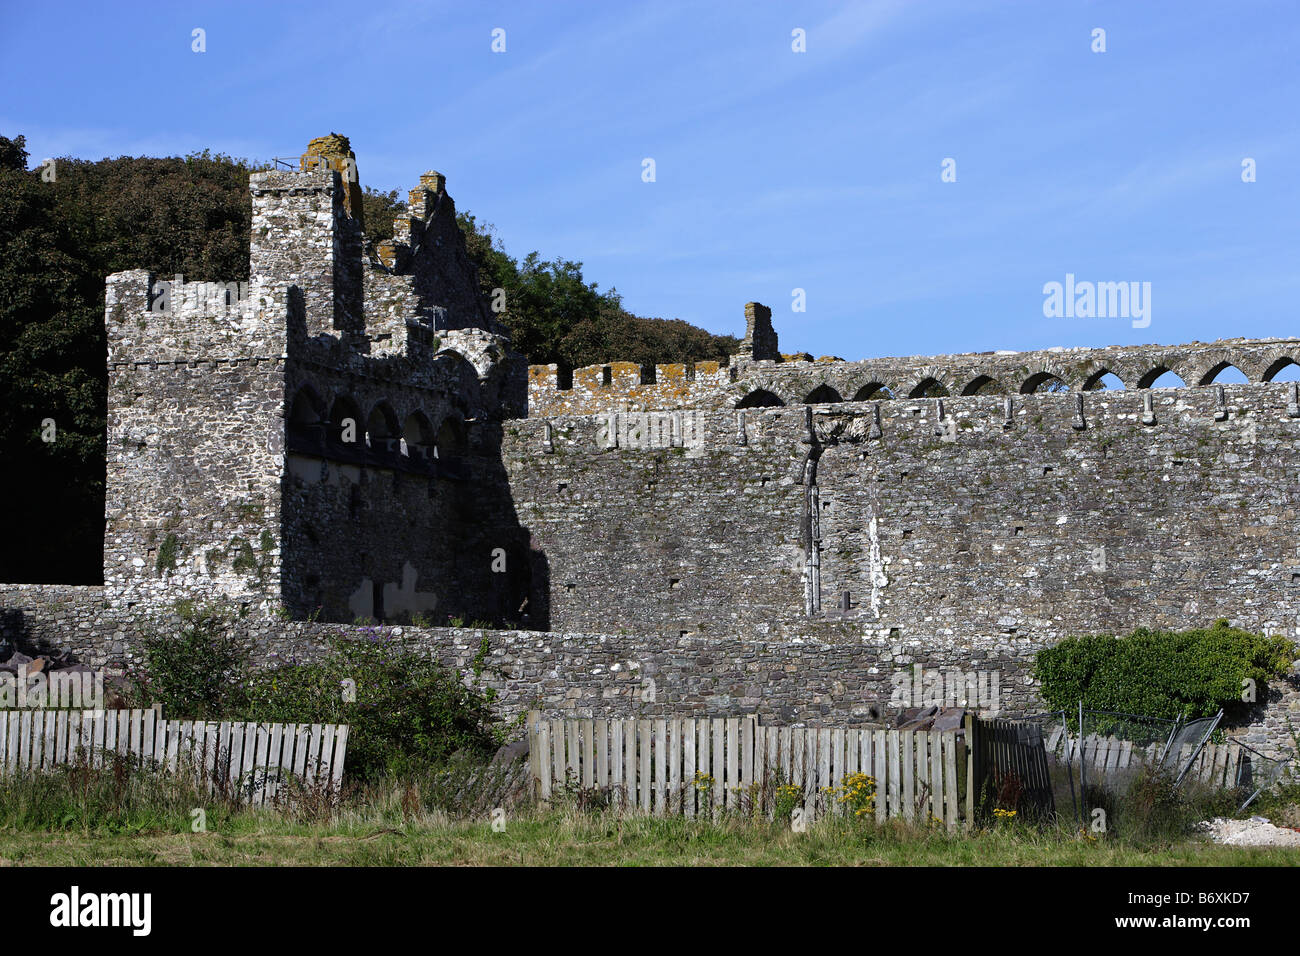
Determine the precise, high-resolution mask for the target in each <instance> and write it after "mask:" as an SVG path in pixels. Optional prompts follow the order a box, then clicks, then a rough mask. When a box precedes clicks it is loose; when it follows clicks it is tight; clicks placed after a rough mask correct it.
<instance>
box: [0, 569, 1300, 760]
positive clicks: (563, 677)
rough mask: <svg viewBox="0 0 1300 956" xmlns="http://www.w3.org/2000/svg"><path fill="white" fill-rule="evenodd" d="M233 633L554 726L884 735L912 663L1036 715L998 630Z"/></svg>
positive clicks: (35, 622)
mask: <svg viewBox="0 0 1300 956" xmlns="http://www.w3.org/2000/svg"><path fill="white" fill-rule="evenodd" d="M0 608H4V609H5V610H4V611H0V642H7V643H8V646H9V647H12V646H14V645H17V646H18V647H19V648H20V649H22V650H24V651H26V652H28V653H34V652H49V651H52V650H53V651H58V650H68V651H71V652H73V653H74V654H75V655H76V656H77V657H78V659H79V660H81V661H83V662H85V663H87V664H90V665H91V666H94V667H103V666H106V665H107V666H113V667H130V666H131V665H133V664H135V663H136V662H138V648H139V640H140V635H141V634H142V633H159V632H161V633H169V632H172V633H174V632H175V631H176V630H178V629H179V628H180V627H181V626H182V624H181V620H180V618H179V616H178V615H177V614H176V613H175V612H174V611H169V610H168V609H166V608H163V607H157V606H155V607H153V608H150V609H147V610H143V611H142V610H140V609H134V610H130V611H128V610H127V609H124V608H122V607H121V606H115V605H113V604H112V603H111V602H108V601H106V600H104V596H103V590H102V589H101V588H94V587H80V588H71V587H64V586H51V585H0ZM232 626H234V627H235V628H236V632H237V634H238V635H239V636H240V637H241V639H242V640H243V641H244V643H245V644H246V645H247V646H248V647H249V649H250V650H251V652H252V654H253V658H254V660H255V661H256V662H258V663H260V664H264V665H278V664H284V663H292V662H302V661H308V660H311V659H313V658H315V657H317V656H318V655H319V654H320V653H321V652H322V650H323V648H324V647H325V645H326V642H327V641H328V640H329V639H330V638H331V637H335V636H345V637H352V638H358V639H369V638H371V637H375V636H384V637H390V638H393V639H396V640H399V641H402V642H403V643H405V644H407V645H408V646H410V647H412V648H413V649H416V650H417V651H419V652H421V653H427V654H429V655H430V656H431V657H433V658H435V659H436V660H438V661H439V662H440V663H441V664H443V665H444V666H446V667H450V668H454V669H456V670H458V671H460V672H461V674H462V675H463V677H464V678H465V679H466V680H467V681H471V680H473V679H474V678H473V671H474V670H475V662H476V659H478V660H480V661H481V663H482V674H481V676H480V678H479V681H480V684H481V686H485V687H493V688H495V689H496V690H497V692H498V695H499V697H498V706H499V712H500V714H501V716H502V717H503V718H505V719H507V720H509V719H512V718H513V717H515V716H517V715H518V714H519V713H522V712H524V711H526V710H528V709H530V708H534V707H536V708H540V709H541V710H542V711H544V712H545V713H547V714H550V715H552V716H565V717H593V716H594V717H606V716H608V717H615V716H617V717H628V716H647V717H649V716H684V715H695V716H700V717H703V716H709V717H721V716H743V715H749V714H756V715H758V716H759V717H761V718H762V719H764V720H766V721H768V722H769V723H773V724H784V725H808V726H819V725H820V726H843V725H845V724H856V725H873V726H883V725H886V724H888V723H889V722H891V721H892V720H893V719H894V718H895V717H896V716H897V714H898V713H899V711H900V709H901V706H902V702H906V701H905V700H904V701H902V702H900V698H899V697H898V696H897V688H898V687H899V681H900V676H901V677H905V678H907V679H908V680H910V681H911V682H912V683H913V684H914V685H915V684H919V681H917V680H916V668H917V667H920V668H922V672H923V673H924V674H926V675H929V674H931V673H932V672H933V671H935V670H942V671H943V672H945V674H946V675H947V676H948V677H949V678H950V677H951V676H952V674H951V672H952V671H953V670H957V671H961V672H963V673H964V675H965V676H966V679H967V681H969V680H970V679H971V675H976V674H977V675H979V677H978V680H977V681H976V684H975V685H971V684H969V683H968V684H966V685H965V686H967V687H970V686H978V688H979V689H980V692H981V694H983V693H985V692H987V691H988V690H989V689H995V690H996V693H997V698H998V701H997V704H998V708H997V709H998V712H999V713H1002V714H1028V713H1034V712H1036V711H1037V710H1038V709H1039V708H1040V707H1041V701H1040V699H1039V698H1038V696H1037V692H1036V690H1035V686H1034V684H1033V681H1032V679H1031V677H1030V669H1031V667H1032V660H1033V654H1034V652H1035V651H1037V650H1038V648H1039V646H1041V645H1040V642H1039V641H1036V640H1034V639H1031V638H1028V637H1022V636H1016V635H1007V634H1002V635H998V636H994V637H990V638H988V639H986V640H980V641H969V640H965V639H954V638H952V637H948V636H942V635H931V634H922V633H920V632H919V631H913V632H912V633H911V634H909V635H907V636H900V637H897V638H889V637H887V636H886V637H880V636H877V635H875V634H873V632H872V630H871V629H870V628H864V627H862V626H860V625H858V624H855V623H853V622H848V621H817V622H809V624H808V625H807V627H806V629H805V631H804V634H803V636H800V637H793V638H783V639H767V638H743V639H740V638H736V637H731V636H726V635H722V636H718V635H715V636H684V637H683V636H673V635H668V634H650V635H630V634H586V633H568V632H537V631H509V630H477V629H469V628H415V627H400V626H385V627H377V628H357V627H350V626H347V625H329V624H317V623H310V622H303V621H280V620H275V619H273V618H266V617H255V616H250V617H248V618H244V619H240V620H236V621H235V622H234V624H233V625H232ZM485 642H486V652H485V653H484V651H483V648H484V643H485ZM5 653H6V655H7V651H5ZM927 679H928V678H927ZM916 693H919V691H917V692H916ZM972 697H974V695H973V694H972ZM971 703H972V706H973V708H974V709H976V710H979V711H981V712H984V713H986V714H988V713H990V712H991V711H990V709H989V708H988V707H986V706H979V702H978V701H977V700H972V701H971ZM1288 721H1289V723H1288ZM1292 725H1294V727H1295V728H1297V729H1300V685H1297V683H1296V682H1295V681H1294V680H1293V681H1291V682H1290V683H1288V682H1279V683H1277V684H1275V685H1274V686H1272V687H1271V688H1270V698H1269V701H1268V706H1267V708H1266V707H1264V706H1260V707H1257V708H1256V709H1255V714H1254V717H1253V718H1252V719H1251V720H1250V721H1249V722H1248V723H1243V724H1242V725H1241V726H1239V727H1237V728H1235V729H1234V730H1233V731H1232V733H1233V735H1234V736H1236V737H1238V738H1240V739H1242V740H1244V741H1246V742H1247V743H1250V744H1251V745H1252V746H1255V747H1256V748H1258V749H1260V750H1262V751H1263V752H1265V753H1266V754H1269V755H1290V754H1293V751H1294V747H1293V741H1292V737H1291V733H1292Z"/></svg>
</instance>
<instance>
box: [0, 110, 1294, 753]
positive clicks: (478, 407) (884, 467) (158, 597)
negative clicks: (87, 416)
mask: <svg viewBox="0 0 1300 956" xmlns="http://www.w3.org/2000/svg"><path fill="white" fill-rule="evenodd" d="M355 172H356V163H355V158H354V157H353V155H352V153H351V150H350V148H349V146H348V143H347V140H346V139H344V138H343V137H338V136H331V137H324V138H322V139H320V140H314V141H313V142H312V144H311V145H310V146H309V148H308V151H307V152H306V153H305V154H304V155H303V158H302V161H301V164H300V168H299V169H298V170H297V171H283V170H277V171H272V172H260V173H254V174H253V175H252V176H251V177H250V190H251V193H252V202H253V219H252V235H251V242H250V246H251V250H250V255H251V262H250V265H251V269H250V273H251V276H250V281H249V283H248V285H247V290H246V294H241V295H235V294H232V292H231V290H229V289H226V290H224V291H222V290H219V291H218V294H217V295H215V296H214V295H213V294H212V289H211V287H207V286H206V285H205V284H204V283H201V282H186V281H181V282H179V283H178V282H177V281H176V280H175V279H174V278H173V277H162V276H153V275H150V274H148V273H146V272H143V271H134V272H124V273H118V274H116V275H113V276H109V277H108V280H107V293H106V300H105V324H106V326H107V333H108V342H109V354H108V368H109V393H108V435H107V461H108V474H107V489H106V498H107V501H106V514H105V531H104V584H103V586H102V587H72V586H64V587H60V586H48V585H39V586H37V585H0V634H2V635H3V636H4V637H7V638H9V639H10V640H13V641H15V642H17V643H18V644H19V645H23V644H31V645H33V646H39V647H50V648H57V649H62V650H68V651H71V652H72V653H74V654H76V655H78V656H79V657H80V658H81V659H83V660H85V661H86V662H87V663H91V664H95V665H103V664H114V663H125V662H129V661H130V660H131V659H132V655H133V647H134V645H135V642H136V641H137V640H138V636H139V635H140V634H141V633H142V632H143V631H144V630H145V629H147V628H150V627H157V626H160V622H166V621H169V620H174V613H175V612H174V609H175V607H176V605H177V602H179V601H188V602H194V603H199V604H204V603H211V604H217V605H222V606H227V607H233V608H237V609H238V610H239V611H240V615H241V616H239V618H238V621H237V623H236V624H235V625H233V626H237V627H239V628H240V629H241V630H242V632H243V633H244V634H245V636H246V638H247V640H248V642H249V644H250V646H252V647H253V648H254V649H255V650H256V652H257V653H258V654H259V655H260V656H262V657H263V658H265V659H275V658H278V659H287V658H288V657H291V656H298V657H302V656H304V655H308V654H311V653H312V652H313V648H317V647H319V645H320V641H321V639H322V637H323V636H324V635H325V634H326V633H329V632H333V631H338V630H340V629H347V628H348V627H350V626H352V625H353V624H354V622H357V621H358V620H360V619H372V620H375V621H379V622H383V623H384V624H385V625H388V626H391V627H392V629H393V633H399V634H400V635H401V637H402V639H403V640H407V641H411V642H414V643H416V644H418V645H419V646H421V647H424V648H427V649H428V651H429V653H431V654H433V655H435V656H437V657H438V658H439V659H440V660H442V661H443V662H445V663H447V664H448V665H452V666H458V667H462V668H463V667H466V666H468V664H469V662H470V661H471V660H472V659H473V657H474V655H475V654H476V653H478V651H479V649H480V645H481V642H482V640H483V638H484V637H485V636H486V637H487V639H488V644H489V646H490V653H489V654H488V671H487V675H488V676H489V679H490V680H491V681H492V682H493V683H494V684H495V686H497V687H498V689H499V690H500V692H501V698H500V699H501V701H502V702H503V704H504V705H505V707H506V708H507V709H508V710H512V711H518V710H522V709H526V708H527V707H529V706H532V705H534V704H537V703H540V705H541V706H542V707H543V708H544V709H546V710H549V711H551V712H553V713H557V714H565V715H574V716H576V715H596V716H603V715H616V714H622V715H629V714H633V713H641V714H675V715H682V714H683V713H693V714H698V715H705V714H707V715H710V716H722V715H739V714H751V713H758V714H760V715H763V716H765V717H769V718H771V719H773V720H777V721H781V722H798V721H803V722H809V723H816V722H820V721H834V720H839V721H841V722H842V721H844V720H846V719H847V720H853V721H864V720H872V719H889V718H890V716H891V713H893V712H896V710H897V708H896V707H891V704H890V686H891V679H892V678H893V676H894V675H896V674H897V673H899V672H906V671H910V670H911V669H912V668H914V667H922V668H940V669H943V668H947V669H954V670H957V671H961V672H981V673H989V672H992V673H996V674H997V675H999V677H1000V683H999V686H1000V693H1001V710H1002V711H1003V712H1004V713H1005V712H1016V711H1021V712H1023V711H1027V710H1033V709H1034V708H1036V707H1038V706H1039V705H1040V703H1041V702H1040V701H1039V699H1038V697H1037V693H1036V689H1035V686H1034V684H1033V681H1032V679H1031V678H1030V676H1029V668H1030V665H1031V664H1032V659H1033V654H1034V652H1035V651H1037V650H1038V649H1039V648H1041V647H1043V646H1045V645H1049V644H1051V643H1054V642H1056V641H1058V640H1060V639H1062V638H1064V637H1066V636H1069V635H1074V634H1086V633H1101V632H1106V633H1127V632H1128V631H1130V630H1132V629H1133V628H1135V627H1137V626H1147V627H1153V628H1154V627H1168V628H1183V627H1193V626H1206V625H1208V624H1209V623H1210V622H1212V621H1213V620H1215V619H1216V618H1220V617H1224V618H1228V619H1229V620H1230V621H1231V622H1232V623H1233V624H1234V625H1236V626H1240V627H1244V628H1248V629H1251V630H1257V631H1266V632H1270V633H1286V634H1288V635H1290V636H1294V635H1295V634H1296V632H1297V629H1298V626H1300V491H1297V483H1296V482H1297V479H1296V472H1295V464H1294V462H1295V460H1296V459H1297V452H1300V395H1298V394H1297V386H1296V384H1294V383H1285V382H1274V381H1272V379H1273V378H1274V376H1276V375H1277V374H1278V372H1279V371H1281V370H1282V369H1283V368H1285V367H1286V366H1287V365H1290V364H1295V363H1297V362H1300V340H1297V339H1267V340H1246V339H1233V340H1226V341H1220V342H1215V343H1211V344H1202V343H1192V344H1190V345H1181V346H1170V347H1164V346H1136V347H1110V348H1097V349H1088V348H1073V349H1050V350H1045V351H1035V352H996V353H981V354H972V355H943V356H928V357H908V358H876V359H868V360H865V361H860V362H849V361H843V360H839V359H832V358H822V359H816V360H813V359H812V358H811V356H806V355H783V354H782V353H781V352H780V351H779V346H778V341H777V335H776V333H775V331H774V330H773V327H772V322H771V313H770V311H769V310H768V309H767V308H765V307H764V306H762V305H760V304H758V303H749V304H748V305H746V306H745V320H746V334H745V338H744V341H743V343H742V345H741V348H740V350H739V352H738V353H737V354H736V355H734V356H731V357H730V360H729V361H728V362H727V363H716V362H699V363H696V364H694V365H685V366H684V365H656V366H653V367H649V366H646V367H641V366H637V365H634V364H629V363H612V364H609V365H602V366H594V367H591V368H582V369H576V370H573V371H572V373H571V374H566V373H565V372H564V371H563V370H561V369H558V368H556V367H555V366H533V367H531V368H530V367H527V366H526V364H525V362H524V360H523V359H522V357H521V356H519V355H518V354H517V353H515V352H514V351H512V349H511V346H510V342H509V339H508V337H507V336H506V334H505V330H504V328H503V327H502V326H501V324H500V323H499V322H498V321H497V319H496V317H495V315H494V314H493V313H492V311H491V310H490V309H489V308H488V307H487V305H486V303H485V302H484V301H483V299H482V298H481V297H480V295H479V285H478V278H477V275H476V273H475V269H474V266H473V264H472V263H471V261H470V260H469V257H468V255H467V253H466V249H465V243H464V239H463V237H462V235H461V233H460V231H459V229H458V228H457V225H456V221H455V206H454V204H453V202H452V199H451V196H450V195H449V194H448V192H447V184H446V180H445V179H444V177H443V176H442V175H440V174H438V173H432V172H431V173H426V174H424V175H423V176H421V177H420V184H419V186H418V187H417V188H415V189H413V190H411V192H410V195H409V203H408V207H407V213H406V214H405V215H403V216H400V217H399V218H398V219H397V221H396V223H395V227H394V237H393V239H392V240H389V241H385V242H381V243H378V244H377V245H373V246H372V245H371V244H369V243H368V242H367V241H366V240H365V238H364V236H363V234H362V228H361V227H362V223H361V198H360V195H361V194H360V186H359V185H358V183H357V181H356V175H355ZM186 278H189V277H186ZM1229 365H1231V366H1234V367H1236V368H1237V369H1239V370H1240V371H1241V372H1243V373H1244V374H1245V376H1246V377H1247V378H1248V379H1249V384H1241V385H1222V384H1216V383H1215V378H1216V376H1217V375H1218V374H1219V373H1220V372H1221V371H1222V370H1223V369H1225V368H1227V367H1228V366H1229ZM1166 371H1173V372H1176V373H1177V374H1178V375H1179V376H1181V377H1182V379H1183V381H1184V382H1185V383H1186V385H1187V387H1185V388H1177V389H1166V388H1151V386H1152V384H1153V383H1154V382H1155V380H1156V379H1157V378H1158V377H1159V376H1160V375H1161V374H1163V373H1164V372H1166ZM1107 374H1109V375H1114V376H1116V377H1118V378H1119V379H1120V380H1121V381H1122V382H1123V383H1124V385H1125V386H1126V389H1125V390H1108V389H1105V388H1104V387H1099V383H1100V382H1101V379H1102V377H1103V376H1104V375H1107ZM479 621H481V622H490V623H492V624H493V625H495V629H493V630H481V629H476V628H474V627H472V626H470V627H466V626H465V625H467V624H469V625H472V624H473V623H474V622H479ZM1256 711H1257V713H1256V715H1255V721H1254V723H1253V724H1251V725H1250V726H1249V727H1247V728H1242V729H1241V734H1242V736H1243V739H1246V740H1247V741H1248V742H1251V743H1253V744H1255V745H1257V746H1262V747H1264V748H1268V749H1273V750H1277V749H1278V748H1283V749H1289V747H1290V737H1289V731H1288V729H1287V717H1288V716H1290V717H1291V718H1292V720H1294V721H1296V722H1297V724H1300V690H1298V689H1297V686H1296V684H1295V682H1294V679H1293V680H1292V681H1291V682H1290V683H1288V682H1281V683H1280V684H1279V686H1277V687H1274V688H1273V689H1272V691H1271V695H1270V700H1269V701H1267V702H1261V703H1260V704H1259V705H1258V706H1257V708H1256Z"/></svg>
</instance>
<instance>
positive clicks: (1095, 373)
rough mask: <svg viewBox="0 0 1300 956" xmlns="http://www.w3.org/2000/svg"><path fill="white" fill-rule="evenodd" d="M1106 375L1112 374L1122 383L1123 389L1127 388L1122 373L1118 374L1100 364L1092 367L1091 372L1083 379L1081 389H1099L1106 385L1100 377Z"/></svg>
mask: <svg viewBox="0 0 1300 956" xmlns="http://www.w3.org/2000/svg"><path fill="white" fill-rule="evenodd" d="M1107 375H1114V376H1115V377H1116V378H1117V379H1119V381H1120V384H1121V385H1123V386H1124V388H1125V389H1127V388H1128V382H1127V381H1125V379H1124V376H1123V375H1120V374H1119V373H1118V372H1116V371H1115V370H1114V369H1112V368H1107V367H1106V366H1104V365H1102V366H1099V367H1097V368H1095V369H1093V370H1092V372H1091V373H1089V375H1088V377H1087V378H1085V379H1084V380H1083V391H1085V392H1096V391H1101V390H1102V389H1104V388H1105V387H1106V383H1105V382H1103V381H1102V379H1103V378H1105V377H1106V376H1107Z"/></svg>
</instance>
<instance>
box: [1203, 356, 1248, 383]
mask: <svg viewBox="0 0 1300 956" xmlns="http://www.w3.org/2000/svg"><path fill="white" fill-rule="evenodd" d="M1228 369H1232V370H1233V371H1234V372H1236V373H1237V374H1238V375H1240V376H1241V377H1242V378H1246V373H1245V372H1243V371H1242V370H1241V369H1239V368H1237V366H1235V365H1233V364H1232V363H1231V362H1228V361H1223V362H1218V363H1216V364H1215V365H1213V366H1211V367H1210V368H1208V369H1206V370H1205V371H1204V372H1203V373H1201V375H1200V377H1199V378H1197V379H1195V381H1196V384H1197V385H1213V384H1214V382H1215V379H1217V378H1218V377H1219V376H1220V375H1222V374H1223V373H1224V372H1226V371H1227V370H1228ZM1247 381H1249V379H1247ZM1236 384H1241V383H1239V382H1238V383H1236Z"/></svg>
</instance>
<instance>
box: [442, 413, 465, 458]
mask: <svg viewBox="0 0 1300 956" xmlns="http://www.w3.org/2000/svg"><path fill="white" fill-rule="evenodd" d="M468 451H469V433H468V430H467V429H466V427H465V420H464V419H463V418H462V417H461V415H460V413H459V412H449V413H448V414H447V415H446V417H444V418H443V420H442V422H441V424H439V425H438V434H437V437H436V438H434V441H433V455H434V457H435V458H458V457H460V456H463V455H465V454H466V453H467V452H468Z"/></svg>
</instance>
